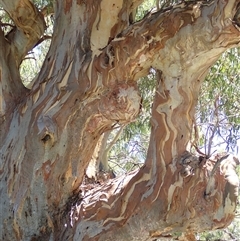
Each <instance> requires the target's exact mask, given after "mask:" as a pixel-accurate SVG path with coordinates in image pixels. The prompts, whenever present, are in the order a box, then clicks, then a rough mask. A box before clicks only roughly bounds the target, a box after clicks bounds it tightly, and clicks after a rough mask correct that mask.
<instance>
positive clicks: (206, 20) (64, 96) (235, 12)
mask: <svg viewBox="0 0 240 241" xmlns="http://www.w3.org/2000/svg"><path fill="white" fill-rule="evenodd" d="M142 2H143V1H142V0H121V1H119V0H118V1H117V0H112V1H107V0H99V1H93V0H89V1H85V0H77V1H72V0H56V1H54V2H51V1H50V2H49V1H36V2H31V1H29V0H15V1H13V0H1V1H0V5H1V7H2V9H3V10H2V11H4V12H5V13H7V16H8V17H7V16H6V15H4V16H3V18H2V20H1V26H2V28H1V31H0V44H1V48H0V51H1V59H0V80H1V81H0V84H1V85H0V86H1V88H0V91H1V96H0V124H1V128H0V138H1V139H0V140H1V142H0V148H1V149H0V158H1V159H0V160H1V162H0V180H1V183H0V192H1V208H0V210H1V215H0V225H1V229H0V237H1V239H2V240H32V241H33V240H134V239H138V240H157V239H158V238H161V237H169V236H170V235H171V234H173V233H176V232H183V233H185V234H183V236H182V238H183V239H185V240H192V239H194V233H195V232H200V231H204V230H209V229H219V228H223V227H226V226H227V225H229V224H230V222H231V221H232V220H233V218H234V216H235V209H236V202H237V201H236V199H237V195H238V176H237V174H236V172H235V167H236V165H237V164H238V162H239V161H238V160H237V158H235V157H234V156H232V155H228V154H225V155H223V156H221V155H217V154H216V155H214V156H210V155H208V154H207V155H206V154H201V155H199V154H198V155H197V154H193V153H191V152H189V149H188V147H189V143H190V142H191V140H192V136H193V133H192V130H193V128H192V127H193V125H194V123H195V121H194V119H195V118H194V114H195V107H196V105H197V100H198V97H199V94H200V87H201V85H202V84H203V80H204V78H205V76H206V74H207V73H208V70H209V68H210V67H211V66H212V65H213V64H214V63H215V62H216V61H217V59H218V58H219V56H220V55H221V54H222V53H223V52H225V51H226V50H228V49H230V48H233V47H236V46H238V44H239V40H240V35H239V25H240V21H239V17H240V16H239V13H240V8H239V1H222V0H211V1H187V2H178V1H156V2H157V6H156V8H154V9H152V10H151V11H149V12H147V13H145V14H144V16H141V15H138V14H137V11H136V9H137V8H139V7H140V4H141V3H142ZM173 3H174V4H173ZM42 4H46V6H45V5H44V6H43V5H42ZM49 15H51V16H52V17H51V19H52V20H51V21H54V27H53V33H52V37H51V45H50V48H49V51H48V53H47V55H46V57H45V60H44V63H43V66H42V67H41V70H40V71H39V73H38V74H37V76H36V78H35V79H34V81H33V83H32V88H31V89H28V88H26V87H25V86H24V85H23V82H22V80H21V76H20V71H19V68H20V65H21V63H22V61H23V60H24V59H25V58H26V56H27V54H28V53H29V52H30V51H31V50H32V49H33V48H34V47H35V46H36V45H38V44H39V43H40V42H42V41H44V40H45V39H46V38H48V37H47V36H48V35H47V34H46V32H45V31H46V26H47V24H46V20H45V17H47V16H49ZM7 18H9V20H5V19H7ZM150 69H154V71H155V73H156V76H157V78H156V83H155V89H156V91H155V95H154V98H153V103H152V110H151V121H150V123H151V136H150V140H149V145H148V151H147V155H146V158H145V160H144V165H142V166H141V167H140V168H137V169H135V170H133V171H131V172H129V173H126V174H124V175H122V176H120V177H117V178H113V179H110V180H105V181H103V182H95V183H90V184H88V183H86V181H85V171H86V168H87V167H88V165H89V162H90V161H91V160H92V159H93V158H94V155H95V153H96V150H99V146H100V149H101V145H100V144H101V143H100V140H101V138H102V136H103V134H104V133H106V132H108V131H111V130H113V129H114V128H116V126H121V125H127V124H129V123H131V122H133V121H134V120H135V118H136V117H137V116H138V115H139V113H141V110H140V109H141V106H142V103H141V96H140V92H139V88H138V83H139V82H138V80H139V79H140V78H141V77H143V76H146V75H147V74H148V73H149V71H150ZM210 81H211V80H210ZM216 100H219V101H218V102H217V101H216V103H220V102H221V101H220V99H216ZM99 143H100V144H99Z"/></svg>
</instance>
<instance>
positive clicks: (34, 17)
mask: <svg viewBox="0 0 240 241" xmlns="http://www.w3.org/2000/svg"><path fill="white" fill-rule="evenodd" d="M0 4H1V5H2V6H3V8H4V10H5V11H6V12H8V14H9V16H10V17H11V18H12V20H13V21H14V23H15V25H16V27H14V28H13V29H12V31H11V32H10V33H8V35H7V36H6V37H7V39H8V40H9V41H10V42H11V45H12V54H14V55H15V60H16V64H17V66H19V64H20V63H21V61H22V60H23V58H24V56H25V55H26V54H27V53H28V51H29V50H31V49H32V48H33V47H34V45H35V44H36V43H37V42H38V40H39V39H40V38H41V37H42V35H43V33H44V31H45V28H46V25H45V21H44V18H43V16H42V15H41V13H40V12H39V11H38V9H37V8H36V7H35V5H34V4H33V3H32V2H31V1H29V0H17V1H9V0H1V1H0Z"/></svg>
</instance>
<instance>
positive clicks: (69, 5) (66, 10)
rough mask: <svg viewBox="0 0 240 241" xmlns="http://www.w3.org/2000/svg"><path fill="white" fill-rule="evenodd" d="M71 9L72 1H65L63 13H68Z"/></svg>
mask: <svg viewBox="0 0 240 241" xmlns="http://www.w3.org/2000/svg"><path fill="white" fill-rule="evenodd" d="M71 7H72V0H66V2H65V6H64V13H68V12H69V11H70V9H71Z"/></svg>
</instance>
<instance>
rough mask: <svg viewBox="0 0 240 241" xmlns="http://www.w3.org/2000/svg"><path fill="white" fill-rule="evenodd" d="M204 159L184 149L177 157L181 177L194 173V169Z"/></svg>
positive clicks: (200, 164)
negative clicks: (178, 157) (179, 156)
mask: <svg viewBox="0 0 240 241" xmlns="http://www.w3.org/2000/svg"><path fill="white" fill-rule="evenodd" d="M205 161H206V159H205V158H203V157H199V156H195V155H193V154H191V153H190V152H188V151H185V152H184V153H183V154H182V156H181V158H180V159H179V164H180V165H181V166H182V167H181V171H180V173H181V175H182V177H188V176H193V175H195V171H196V169H197V168H198V167H199V166H202V164H203V163H204V162H205Z"/></svg>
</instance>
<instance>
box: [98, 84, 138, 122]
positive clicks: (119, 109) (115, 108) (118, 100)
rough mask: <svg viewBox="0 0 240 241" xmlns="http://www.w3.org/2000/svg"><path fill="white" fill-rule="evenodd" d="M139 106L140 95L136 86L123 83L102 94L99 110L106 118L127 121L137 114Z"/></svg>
mask: <svg viewBox="0 0 240 241" xmlns="http://www.w3.org/2000/svg"><path fill="white" fill-rule="evenodd" d="M140 106H141V96H140V94H139V91H138V89H137V88H136V86H135V85H129V84H127V83H123V84H118V85H116V86H114V87H113V88H111V90H109V91H107V92H106V93H105V95H104V96H102V98H101V101H100V103H99V111H100V113H101V114H102V115H103V116H104V117H105V118H106V119H108V120H112V121H116V122H119V123H128V122H131V121H133V120H134V119H135V118H136V117H137V116H138V114H139V111H140Z"/></svg>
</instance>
